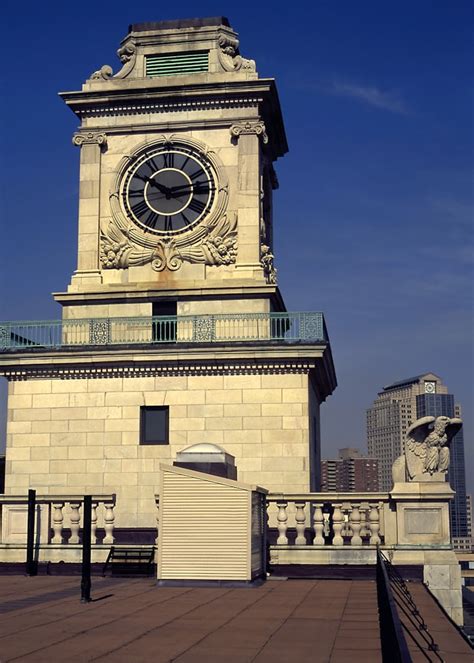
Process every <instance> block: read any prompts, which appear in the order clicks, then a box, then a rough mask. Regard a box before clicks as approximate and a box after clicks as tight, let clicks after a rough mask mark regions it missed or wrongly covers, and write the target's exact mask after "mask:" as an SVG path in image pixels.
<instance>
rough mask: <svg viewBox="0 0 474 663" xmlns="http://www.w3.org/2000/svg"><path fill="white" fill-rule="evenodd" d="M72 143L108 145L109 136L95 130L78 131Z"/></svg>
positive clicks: (80, 145)
mask: <svg viewBox="0 0 474 663" xmlns="http://www.w3.org/2000/svg"><path fill="white" fill-rule="evenodd" d="M72 144H73V145H77V146H79V147H82V145H100V147H106V146H107V136H106V134H104V133H97V132H94V131H87V132H77V133H75V134H74V135H73V137H72Z"/></svg>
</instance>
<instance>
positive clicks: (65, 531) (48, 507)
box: [0, 494, 116, 546]
mask: <svg viewBox="0 0 474 663" xmlns="http://www.w3.org/2000/svg"><path fill="white" fill-rule="evenodd" d="M115 501H116V500H115V495H114V494H110V495H92V537H91V541H92V544H98V543H100V544H103V545H110V544H113V543H114V541H115V539H114V524H115V514H114V508H115ZM83 502H84V496H82V495H71V494H65V495H37V496H36V507H35V511H36V519H35V521H36V522H35V524H36V528H35V529H36V540H37V541H38V542H39V543H41V545H42V546H44V545H47V546H48V545H54V544H59V545H61V546H63V545H75V544H76V545H77V544H79V543H80V536H79V532H80V529H81V520H82V505H83ZM0 507H1V511H2V528H1V532H2V539H1V543H2V544H14V543H24V542H25V541H26V522H27V521H26V517H27V510H28V497H27V496H25V495H0ZM98 528H99V529H100V530H102V531H103V535H101V536H100V537H98V536H97V530H98Z"/></svg>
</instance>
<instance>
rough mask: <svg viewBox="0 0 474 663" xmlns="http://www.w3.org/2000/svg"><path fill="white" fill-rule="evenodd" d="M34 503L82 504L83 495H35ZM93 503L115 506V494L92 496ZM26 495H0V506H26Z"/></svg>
mask: <svg viewBox="0 0 474 663" xmlns="http://www.w3.org/2000/svg"><path fill="white" fill-rule="evenodd" d="M35 501H36V502H37V503H38V502H41V503H49V502H81V503H82V502H83V501H84V495H74V494H73V493H64V494H58V495H36V498H35ZM92 501H93V502H113V503H114V504H115V501H116V494H115V493H107V494H104V495H102V494H94V495H92ZM27 503H28V495H5V494H3V493H2V494H0V504H7V505H8V504H27Z"/></svg>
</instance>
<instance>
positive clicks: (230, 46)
mask: <svg viewBox="0 0 474 663" xmlns="http://www.w3.org/2000/svg"><path fill="white" fill-rule="evenodd" d="M218 44H219V50H218V51H217V53H218V56H219V62H220V64H221V67H222V69H224V71H239V70H240V69H247V70H248V71H252V72H253V71H256V66H255V60H247V59H246V58H243V57H242V56H241V55H240V53H239V40H238V39H237V38H236V37H232V36H231V35H228V34H220V35H219V39H218Z"/></svg>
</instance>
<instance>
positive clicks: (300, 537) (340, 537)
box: [267, 493, 389, 547]
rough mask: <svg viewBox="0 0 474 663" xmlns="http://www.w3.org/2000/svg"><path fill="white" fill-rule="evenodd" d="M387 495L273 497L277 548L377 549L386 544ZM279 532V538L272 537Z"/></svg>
mask: <svg viewBox="0 0 474 663" xmlns="http://www.w3.org/2000/svg"><path fill="white" fill-rule="evenodd" d="M388 502H389V496H388V494H387V493H306V494H301V495H294V494H293V495H290V494H288V495H282V494H270V495H268V497H267V504H268V524H269V538H270V543H271V545H274V546H277V547H278V546H285V547H286V546H334V547H342V546H348V545H350V546H374V547H375V546H377V545H379V544H381V543H383V542H384V523H385V509H386V508H388ZM273 532H276V533H277V534H275V536H272V534H273Z"/></svg>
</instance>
